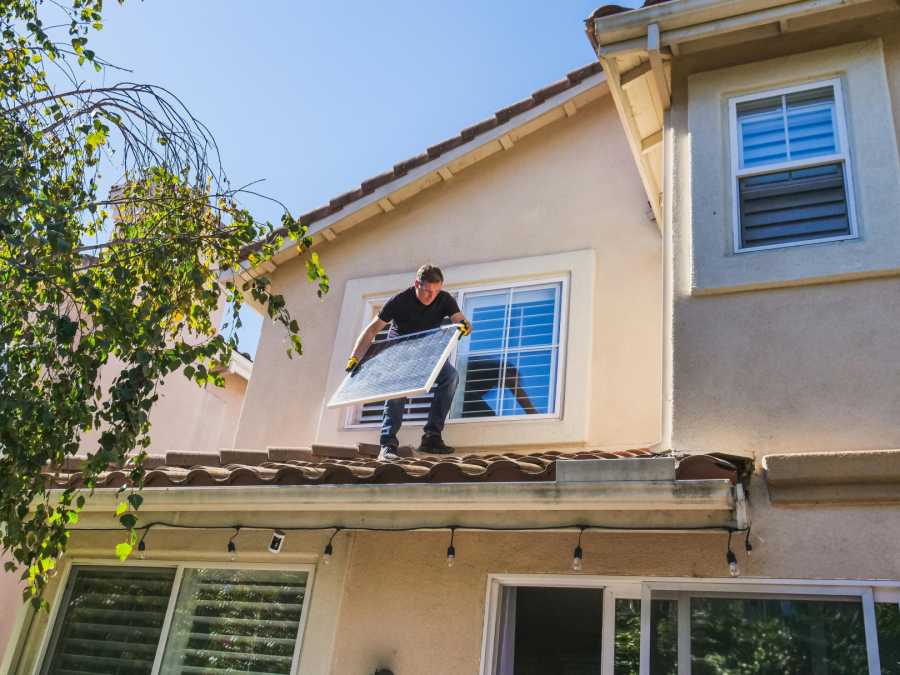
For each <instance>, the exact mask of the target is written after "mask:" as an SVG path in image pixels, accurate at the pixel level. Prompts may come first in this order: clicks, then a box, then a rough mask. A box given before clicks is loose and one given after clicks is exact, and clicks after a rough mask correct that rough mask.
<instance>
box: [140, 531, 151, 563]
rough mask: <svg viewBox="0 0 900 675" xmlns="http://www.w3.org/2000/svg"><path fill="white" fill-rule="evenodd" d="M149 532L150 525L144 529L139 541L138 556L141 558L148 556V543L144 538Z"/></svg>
mask: <svg viewBox="0 0 900 675" xmlns="http://www.w3.org/2000/svg"><path fill="white" fill-rule="evenodd" d="M149 532H150V528H149V527H148V528H147V529H146V530H145V531H144V535H143V536H142V537H141V540H140V541H139V542H138V558H140V559H141V560H144V559H146V557H147V544H145V543H144V538H145V537H146V536H147V534H148V533H149Z"/></svg>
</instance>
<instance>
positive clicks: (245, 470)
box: [47, 446, 740, 488]
mask: <svg viewBox="0 0 900 675" xmlns="http://www.w3.org/2000/svg"><path fill="white" fill-rule="evenodd" d="M315 447H316V449H317V450H318V451H319V452H320V453H321V452H323V451H339V452H341V453H343V454H345V456H344V457H326V456H323V455H321V454H319V455H315V454H313V453H312V452H311V451H309V450H305V449H299V448H273V449H271V450H269V451H268V452H263V451H246V450H223V451H222V452H221V453H220V455H219V456H217V455H211V454H204V455H200V454H199V453H183V452H170V453H168V455H167V456H166V460H167V461H168V463H167V464H166V465H163V466H157V467H155V468H152V469H150V470H149V471H147V473H146V476H145V480H144V484H145V486H146V487H213V486H228V485H232V486H246V485H324V484H328V485H346V484H371V485H384V484H391V483H461V482H467V483H473V482H474V483H479V482H527V481H552V480H555V478H556V460H557V459H560V458H564V459H576V460H577V459H585V460H589V459H623V458H628V457H647V458H649V457H655V456H660V455H664V454H666V453H658V452H654V451H651V450H648V449H636V450H620V451H615V452H610V451H602V450H589V449H585V450H576V451H559V450H547V451H543V452H533V453H528V454H523V453H515V452H507V453H503V454H481V455H475V454H471V455H447V456H424V455H419V456H416V457H411V458H404V459H400V460H395V461H392V462H386V461H379V460H378V459H374V458H372V457H368V456H365V455H364V454H356V455H353V456H351V453H350V452H349V450H348V447H340V446H338V447H336V446H315ZM238 456H240V457H241V458H242V459H244V460H253V459H259V460H263V459H264V460H265V461H259V462H257V463H252V462H251V461H245V462H240V463H227V464H226V463H223V462H219V461H210V462H209V463H207V464H202V465H199V464H192V465H187V464H186V462H187V461H188V460H194V459H197V458H200V457H203V458H206V459H208V460H211V459H213V458H216V459H227V458H234V457H238ZM172 460H177V461H175V462H173V461H172ZM739 472H740V467H738V466H737V465H735V464H734V463H733V462H731V461H729V459H728V458H726V457H724V456H721V455H701V456H697V455H694V456H690V457H686V458H681V460H680V462H679V468H678V471H677V473H676V476H677V478H678V479H679V480H684V479H695V480H696V479H702V478H727V479H730V480H732V482H734V481H736V480H737V479H738V477H739ZM47 475H48V478H49V479H50V480H51V482H52V484H53V486H54V487H81V486H82V482H81V481H82V478H81V473H80V472H79V470H78V469H76V468H70V469H61V470H59V471H55V472H54V471H48V473H47ZM127 484H128V471H127V470H122V469H111V470H110V471H108V472H106V473H105V474H103V475H102V476H101V478H100V480H99V481H98V484H97V487H107V488H112V487H115V488H118V487H122V486H124V485H127Z"/></svg>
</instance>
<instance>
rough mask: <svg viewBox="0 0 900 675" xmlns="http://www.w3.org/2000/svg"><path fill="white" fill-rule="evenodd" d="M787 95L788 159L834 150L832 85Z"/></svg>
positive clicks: (833, 151) (827, 152)
mask: <svg viewBox="0 0 900 675" xmlns="http://www.w3.org/2000/svg"><path fill="white" fill-rule="evenodd" d="M786 98H787V124H788V142H789V145H790V157H791V159H806V158H808V157H818V156H821V155H830V154H834V153H835V152H837V139H836V137H835V120H834V90H833V89H832V87H830V86H829V87H822V88H820V89H813V90H809V91H801V92H797V93H794V94H789V95H788V96H787V97H786Z"/></svg>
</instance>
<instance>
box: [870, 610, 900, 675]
mask: <svg viewBox="0 0 900 675" xmlns="http://www.w3.org/2000/svg"><path fill="white" fill-rule="evenodd" d="M875 621H876V623H877V625H878V651H879V653H880V654H881V675H900V605H898V604H897V603H893V602H892V603H881V602H879V603H876V605H875Z"/></svg>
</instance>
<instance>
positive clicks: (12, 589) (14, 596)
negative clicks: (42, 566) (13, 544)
mask: <svg viewBox="0 0 900 675" xmlns="http://www.w3.org/2000/svg"><path fill="white" fill-rule="evenodd" d="M9 560H11V558H9V557H8V556H6V555H0V607H3V608H4V609H3V611H0V663H2V661H3V657H2V654H3V652H4V650H5V649H6V645H7V642H8V641H9V638H10V635H11V633H12V630H13V626H14V625H15V623H16V611H15V608H16V607H18V606H19V605H21V604H22V589H23V586H22V584H21V582H20V581H19V575H20V574H21V572H5V571H3V565H4V564H5V563H6V562H7V561H9Z"/></svg>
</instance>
